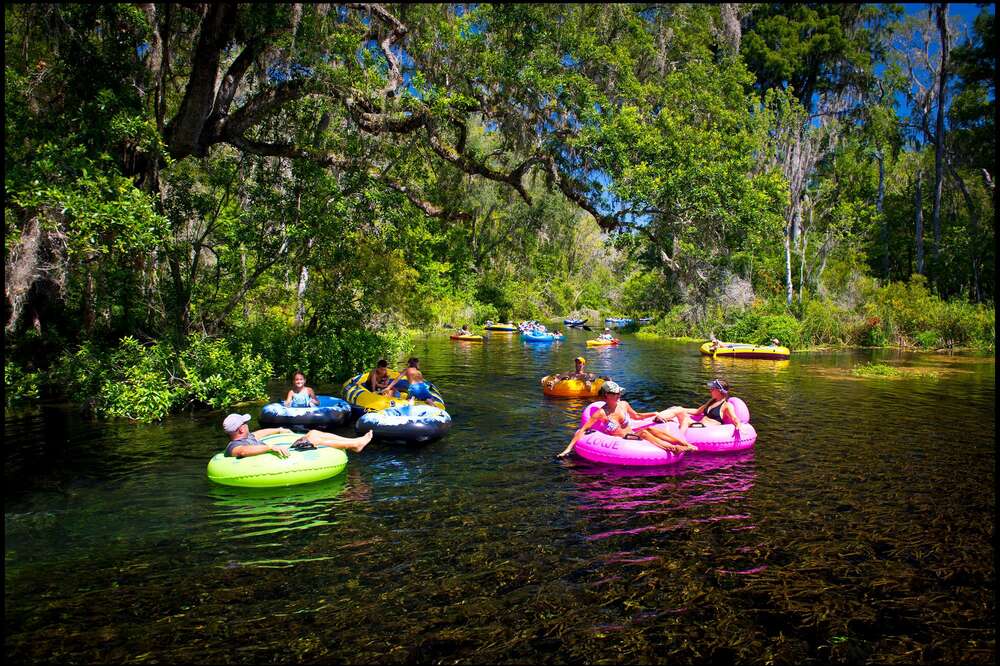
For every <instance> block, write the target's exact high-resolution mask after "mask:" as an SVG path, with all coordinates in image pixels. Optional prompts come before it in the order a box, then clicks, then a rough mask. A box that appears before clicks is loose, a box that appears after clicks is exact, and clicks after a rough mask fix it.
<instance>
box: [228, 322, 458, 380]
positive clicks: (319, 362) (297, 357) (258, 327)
mask: <svg viewBox="0 0 1000 666" xmlns="http://www.w3.org/2000/svg"><path fill="white" fill-rule="evenodd" d="M461 323H466V322H461ZM229 341H230V345H231V346H233V345H234V346H236V348H246V349H248V350H249V351H250V352H252V353H254V354H259V355H260V356H262V357H263V358H266V359H268V360H269V361H270V362H271V365H272V367H273V371H274V372H275V373H276V374H278V375H279V376H283V377H287V376H289V375H291V373H293V372H295V371H296V370H300V371H302V372H303V373H305V375H306V376H307V377H308V378H309V380H310V381H330V382H334V381H341V380H344V379H347V378H348V377H350V376H351V375H353V374H355V373H356V372H358V371H360V370H362V369H366V368H371V367H372V366H373V365H374V364H375V362H376V361H377V360H378V359H380V358H385V359H389V360H393V359H396V358H398V357H400V356H401V355H403V354H404V353H406V352H407V351H408V350H409V349H410V346H411V344H410V339H409V336H408V335H407V334H406V333H405V332H403V331H394V330H388V331H383V332H380V333H374V332H371V331H359V330H346V331H341V332H335V331H327V332H323V333H306V332H305V331H304V330H302V329H296V328H294V327H291V326H289V325H287V324H285V323H284V322H282V321H278V320H274V319H266V318H258V319H256V320H254V321H251V322H248V323H246V324H244V325H243V326H241V327H239V328H237V329H234V330H233V331H231V333H230V335H229Z"/></svg>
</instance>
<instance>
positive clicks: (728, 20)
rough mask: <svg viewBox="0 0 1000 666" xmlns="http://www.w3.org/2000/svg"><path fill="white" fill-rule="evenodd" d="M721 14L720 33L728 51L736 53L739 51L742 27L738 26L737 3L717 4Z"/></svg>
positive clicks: (738, 12)
mask: <svg viewBox="0 0 1000 666" xmlns="http://www.w3.org/2000/svg"><path fill="white" fill-rule="evenodd" d="M719 12H720V14H721V15H722V34H723V36H724V38H725V42H726V46H727V47H728V48H729V52H730V53H731V54H733V55H736V54H737V53H739V52H740V41H741V40H742V39H743V29H742V27H741V26H740V5H739V3H722V4H720V5H719Z"/></svg>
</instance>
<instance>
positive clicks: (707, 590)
mask: <svg viewBox="0 0 1000 666" xmlns="http://www.w3.org/2000/svg"><path fill="white" fill-rule="evenodd" d="M586 337H588V336H587V334H585V333H584V332H582V331H570V332H569V334H568V338H567V340H566V341H565V342H562V343H559V344H555V345H550V346H543V345H530V344H525V343H522V342H521V341H520V339H519V338H517V337H516V336H511V335H509V334H495V335H493V336H492V337H490V338H489V339H488V340H487V341H486V343H485V344H473V343H454V342H450V341H449V340H447V339H446V338H444V337H443V336H431V337H428V338H421V339H417V340H416V341H415V349H414V353H415V354H416V355H418V356H419V357H420V358H421V367H422V368H423V370H424V372H425V374H426V375H427V376H428V378H429V379H431V380H432V381H434V382H435V383H436V384H437V385H438V387H439V388H440V389H441V390H442V392H443V394H444V397H445V400H446V402H447V406H448V410H449V412H450V413H451V415H452V418H453V420H454V424H453V427H452V431H451V433H450V434H449V435H448V436H447V437H446V438H445V439H443V440H441V441H439V442H436V443H432V444H429V445H427V446H424V447H422V448H406V447H401V446H387V445H383V444H379V443H373V444H371V445H369V446H368V447H367V448H366V449H365V450H364V451H363V452H362V453H361V454H360V455H354V454H349V464H348V468H347V471H346V472H345V474H342V475H340V476H339V477H335V478H334V479H331V480H329V481H326V482H320V483H316V484H311V485H305V486H298V487H293V488H288V489H281V490H258V491H251V490H242V489H233V488H225V487H221V486H216V485H213V484H212V483H211V482H209V481H208V480H207V478H206V476H205V465H206V464H207V462H208V459H209V458H210V457H211V456H212V455H213V454H214V453H216V452H217V451H218V450H220V449H221V448H222V445H223V444H224V442H225V437H224V434H223V433H222V431H221V426H220V424H221V420H222V417H223V416H224V413H220V412H216V413H198V414H194V415H190V416H188V415H185V416H178V417H173V418H170V419H167V420H165V421H164V422H163V423H160V424H153V425H135V424H130V423H127V422H116V421H111V422H107V421H105V422H94V421H88V420H84V419H81V418H79V417H78V416H77V415H76V414H75V413H74V412H73V411H72V409H70V408H69V407H65V406H59V405H50V406H45V407H44V408H41V409H39V408H35V409H33V410H27V411H24V412H20V413H16V414H11V413H8V414H7V417H6V419H5V444H6V456H5V464H4V477H5V482H6V484H5V491H4V518H5V521H4V522H5V525H4V537H5V541H4V555H5V572H4V583H5V586H4V602H5V603H4V624H5V637H4V645H5V654H6V656H7V658H8V659H14V660H17V661H40V660H44V661H73V662H90V661H121V662H138V661H158V662H163V661H167V662H172V661H190V662H199V663H200V662H213V663H215V662H258V661H281V662H286V661H295V662H298V661H322V660H331V659H338V660H344V661H348V662H352V663H371V662H379V663H387V662H388V663H397V662H405V661H413V660H417V661H428V662H434V661H439V662H447V663H478V662H484V661H485V662H508V663H509V662H529V661H530V662H536V661H545V662H552V663H564V662H576V661H585V662H664V661H680V662H691V661H703V660H708V659H711V660H714V661H716V662H720V663H745V662H761V663H762V662H769V663H775V664H800V663H827V662H831V661H833V662H837V663H938V662H953V661H964V662H971V663H994V662H995V657H996V653H995V629H994V625H995V602H996V595H995V582H996V576H995V566H994V548H993V545H992V543H993V536H994V534H993V533H994V528H995V506H996V491H995V488H994V483H995V465H996V447H995V445H996V437H995V433H996V428H995V417H994V407H995V395H996V380H995V360H994V359H993V358H992V357H990V358H987V357H977V356H944V355H926V354H923V355H914V354H906V353H902V352H896V351H887V350H877V351H851V352H827V353H801V354H800V353H797V354H794V355H793V357H792V359H791V360H790V361H784V362H775V361H762V360H733V359H727V360H712V359H708V358H703V357H701V356H699V354H698V351H697V345H693V344H681V343H676V342H669V341H643V340H638V339H636V338H634V337H633V336H624V344H622V345H621V346H619V347H617V348H597V349H589V350H588V349H585V347H584V344H583V343H584V340H585V339H586ZM580 354H583V355H585V356H586V358H587V359H588V365H587V368H588V369H589V370H591V371H596V372H598V373H601V374H609V375H611V376H612V377H613V378H614V379H615V380H616V381H618V382H619V383H620V384H622V385H623V386H624V387H625V388H626V394H625V396H624V397H625V399H627V400H629V401H630V402H631V403H632V404H633V406H635V407H636V408H637V409H639V410H640V411H641V410H645V409H653V408H664V407H668V406H670V405H673V404H685V405H688V406H694V405H697V404H699V402H700V401H702V400H703V399H704V398H705V396H706V392H707V389H705V383H706V382H707V381H708V380H710V379H712V378H713V377H716V376H718V377H723V378H725V379H727V380H728V381H729V382H730V384H731V385H732V387H733V395H738V396H740V397H742V398H743V399H744V400H745V401H746V403H747V405H748V406H749V408H750V411H751V419H752V423H753V425H754V426H755V427H756V429H757V432H758V440H757V444H756V447H755V449H754V450H753V451H752V452H749V453H745V454H737V455H732V456H714V457H713V456H703V457H695V456H690V455H689V456H688V457H687V459H685V460H684V461H682V462H681V463H679V464H677V465H674V466H672V467H667V468H654V469H641V468H640V469H627V468H609V467H601V466H596V465H592V464H588V463H585V462H584V461H582V460H581V459H579V458H572V457H571V458H570V459H567V460H557V459H555V458H554V457H553V456H554V454H555V453H558V452H559V451H560V450H561V449H562V448H563V447H564V446H565V444H566V442H567V441H568V440H569V438H570V436H571V435H572V432H573V429H574V428H575V427H576V424H577V423H578V418H579V412H580V409H581V407H582V406H584V404H585V403H584V402H583V401H567V400H562V401H560V400H554V399H549V398H546V397H544V396H543V395H542V392H541V387H540V385H539V381H538V380H539V378H540V377H541V376H543V375H546V374H548V373H550V372H553V371H566V370H569V369H571V368H572V367H573V362H572V359H573V357H575V356H577V355H580ZM869 361H877V362H882V363H886V364H890V365H894V366H897V367H900V368H908V369H910V370H912V369H914V368H918V369H920V370H919V371H918V372H909V373H907V374H904V375H903V377H902V378H891V379H890V378H871V379H863V378H859V377H855V376H854V375H852V374H851V372H850V370H851V368H852V367H854V366H855V365H857V364H859V363H862V362H869ZM311 385H312V386H313V387H314V388H316V389H318V392H320V393H333V394H335V395H336V394H339V391H338V388H339V387H337V386H333V385H324V384H323V383H322V382H320V381H315V382H311ZM285 390H287V387H286V386H285V385H284V384H282V383H274V384H272V386H271V393H272V396H273V397H275V398H277V397H278V396H280V395H283V394H284V391H285ZM250 411H251V413H252V414H254V416H256V415H257V414H258V413H259V406H258V407H255V408H251V410H250ZM253 425H254V426H256V419H255V420H254V422H253ZM342 432H343V433H344V434H349V433H350V431H349V430H343V431H342Z"/></svg>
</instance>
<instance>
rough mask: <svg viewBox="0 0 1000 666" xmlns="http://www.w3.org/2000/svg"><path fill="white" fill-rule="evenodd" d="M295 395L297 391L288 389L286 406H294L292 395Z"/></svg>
mask: <svg viewBox="0 0 1000 666" xmlns="http://www.w3.org/2000/svg"><path fill="white" fill-rule="evenodd" d="M294 395H295V391H293V390H291V389H289V390H288V395H286V396H285V407H291V406H292V396H294Z"/></svg>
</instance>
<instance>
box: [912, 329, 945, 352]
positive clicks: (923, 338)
mask: <svg viewBox="0 0 1000 666" xmlns="http://www.w3.org/2000/svg"><path fill="white" fill-rule="evenodd" d="M914 339H915V341H916V343H917V345H918V346H920V347H923V348H925V349H933V348H934V347H937V346H938V343H939V342H940V341H941V334H940V333H938V332H937V331H920V332H919V333H917V334H916V335H915V336H914Z"/></svg>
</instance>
